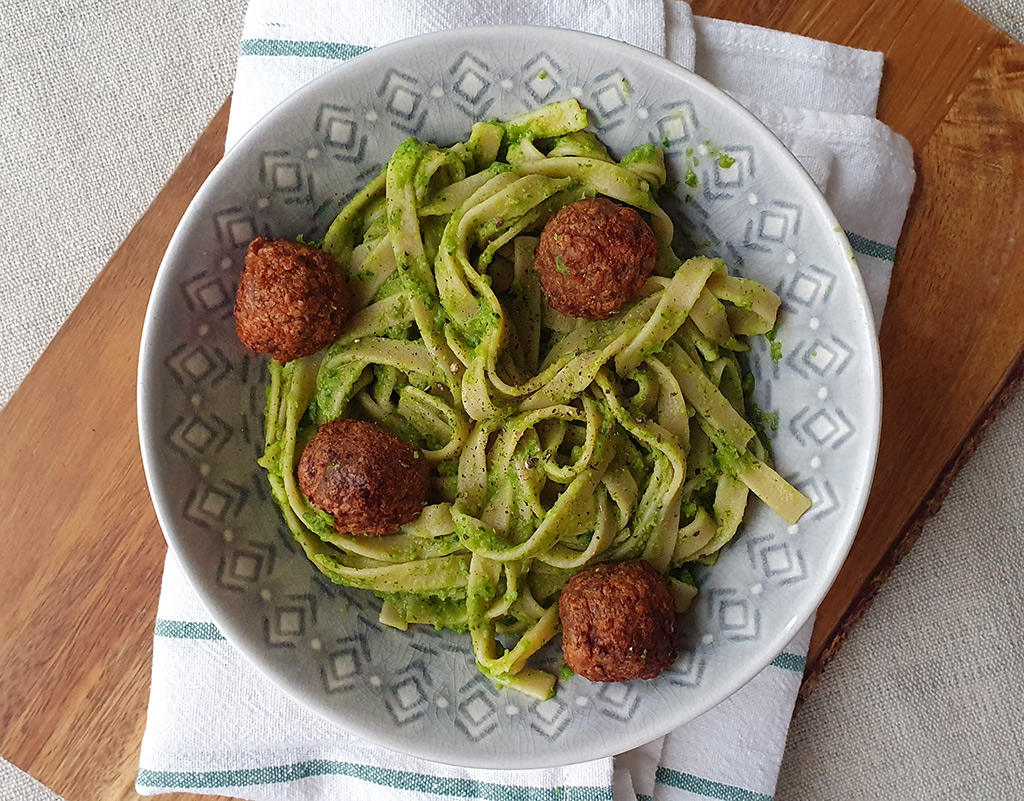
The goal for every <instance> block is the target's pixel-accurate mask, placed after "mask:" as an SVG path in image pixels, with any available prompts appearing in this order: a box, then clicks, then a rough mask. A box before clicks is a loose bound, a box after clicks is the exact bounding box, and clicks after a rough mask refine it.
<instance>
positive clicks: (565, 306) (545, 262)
mask: <svg viewBox="0 0 1024 801" xmlns="http://www.w3.org/2000/svg"><path fill="white" fill-rule="evenodd" d="M657 257H658V242H657V240H656V239H655V238H654V232H653V231H651V227H650V226H649V225H648V224H647V223H645V222H644V221H643V218H642V217H641V216H640V215H639V214H637V213H636V212H635V211H634V210H633V209H631V208H628V207H626V206H620V205H618V204H617V203H613V202H612V201H610V200H608V199H607V198H603V197H595V198H590V199H588V200H580V201H577V202H576V203H570V204H569V205H568V206H565V207H564V208H562V209H561V210H560V211H559V212H558V213H557V214H556V215H555V216H554V217H552V218H551V219H550V220H549V221H548V224H547V225H545V226H544V230H543V232H541V235H540V244H539V245H537V261H536V267H537V273H538V275H539V276H540V283H541V286H542V287H544V294H545V295H547V298H548V303H550V304H551V308H553V309H554V310H555V311H558V312H561V313H562V314H564V315H566V316H568V317H586V318H588V319H590V320H606V319H608V318H609V317H611V316H612V315H613V314H614V313H615V312H617V311H618V310H619V309H621V308H622V307H623V306H625V305H626V304H627V303H628V302H629V301H631V300H632V299H633V298H635V297H636V296H637V294H638V293H639V292H640V289H641V287H643V285H644V282H645V281H647V279H648V278H650V277H651V273H652V272H654V266H655V263H656V262H657Z"/></svg>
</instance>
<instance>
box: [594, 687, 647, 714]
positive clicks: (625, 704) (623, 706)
mask: <svg viewBox="0 0 1024 801" xmlns="http://www.w3.org/2000/svg"><path fill="white" fill-rule="evenodd" d="M596 701H597V705H598V707H599V708H600V710H601V713H602V714H604V715H607V716H608V717H610V718H615V719H616V720H629V719H630V718H631V717H632V716H633V713H634V712H635V711H636V705H637V704H638V703H640V696H639V694H638V693H637V691H636V688H635V687H634V686H633V684H631V683H629V682H624V681H619V682H609V683H607V684H602V685H601V689H600V690H598V693H597V697H596Z"/></svg>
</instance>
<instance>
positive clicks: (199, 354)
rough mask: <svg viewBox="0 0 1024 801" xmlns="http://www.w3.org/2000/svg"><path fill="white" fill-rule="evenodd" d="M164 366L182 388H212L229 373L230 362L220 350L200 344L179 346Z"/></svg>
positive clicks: (171, 353)
mask: <svg viewBox="0 0 1024 801" xmlns="http://www.w3.org/2000/svg"><path fill="white" fill-rule="evenodd" d="M186 297H187V295H186ZM164 364H166V365H167V367H168V369H169V370H170V372H171V375H172V376H174V379H175V381H177V382H178V384H179V385H180V386H183V387H197V386H201V385H204V384H208V385H211V386H214V385H216V384H218V383H220V381H221V379H223V378H224V377H225V376H226V375H227V374H228V373H229V372H231V362H229V361H228V360H227V358H226V357H225V356H224V354H223V353H222V352H221V350H220V349H219V348H214V347H207V346H206V345H203V343H201V342H197V343H194V344H192V343H181V344H179V345H178V346H177V347H175V348H174V350H172V351H171V352H170V354H169V355H168V356H167V358H166V359H164Z"/></svg>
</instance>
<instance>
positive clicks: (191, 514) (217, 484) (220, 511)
mask: <svg viewBox="0 0 1024 801" xmlns="http://www.w3.org/2000/svg"><path fill="white" fill-rule="evenodd" d="M248 499H249V491H248V490H247V489H245V488H244V487H241V486H239V485H238V484H234V483H232V482H230V481H225V480H217V481H212V482H209V481H200V482H199V483H198V484H196V485H195V486H194V487H192V489H191V490H190V491H189V494H188V497H187V498H186V499H185V504H184V508H183V510H182V515H183V516H184V517H185V519H186V520H189V521H191V522H192V523H195V524H197V525H199V526H202V527H203V528H215V529H218V530H220V529H223V528H224V527H225V526H226V524H227V523H229V522H230V521H231V520H232V519H234V518H235V517H236V516H237V515H238V513H239V512H240V511H241V510H242V507H243V506H244V505H245V502H246V501H247V500H248Z"/></svg>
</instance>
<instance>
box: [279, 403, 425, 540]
mask: <svg viewBox="0 0 1024 801" xmlns="http://www.w3.org/2000/svg"><path fill="white" fill-rule="evenodd" d="M298 476H299V487H300V488H301V489H302V491H303V492H304V493H305V494H306V497H307V498H309V500H310V502H311V503H312V504H313V505H314V506H316V507H317V508H318V509H321V510H323V511H324V512H327V513H328V514H331V515H333V516H334V527H335V528H336V529H337V530H338V531H341V532H345V533H350V534H391V533H392V532H394V531H395V530H396V529H397V528H398V527H399V526H402V525H404V524H406V523H409V522H411V521H413V520H415V519H416V518H417V517H419V514H420V512H421V511H422V510H423V504H424V503H425V502H426V499H427V488H428V486H429V468H428V467H427V460H426V459H424V458H423V455H422V454H421V453H420V452H419V451H418V450H416V448H414V447H413V446H412V445H410V444H409V443H408V442H406V441H405V440H403V439H399V438H398V437H396V436H395V435H394V434H392V433H391V432H390V431H388V430H386V429H384V428H381V427H379V426H375V425H373V424H372V423H363V422H360V421H358V420H340V419H339V420H332V421H331V422H329V423H326V424H325V425H322V426H321V427H320V430H319V431H318V432H317V434H316V436H315V437H313V439H312V441H311V442H310V443H309V444H308V445H307V446H306V449H305V450H304V451H303V452H302V458H301V459H300V460H299V470H298Z"/></svg>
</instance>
